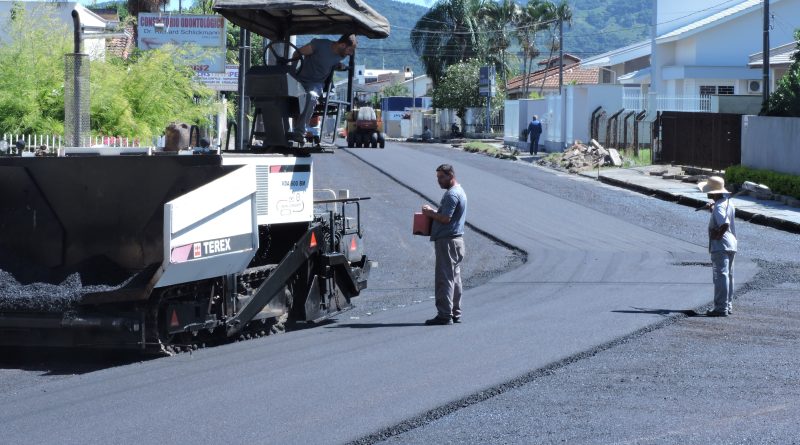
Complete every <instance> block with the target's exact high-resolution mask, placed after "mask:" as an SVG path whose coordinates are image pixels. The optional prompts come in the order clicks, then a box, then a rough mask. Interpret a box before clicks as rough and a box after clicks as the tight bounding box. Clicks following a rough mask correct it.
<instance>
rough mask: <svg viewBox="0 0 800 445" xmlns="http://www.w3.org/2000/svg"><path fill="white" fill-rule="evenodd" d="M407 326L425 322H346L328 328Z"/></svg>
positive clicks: (419, 324) (422, 324)
mask: <svg viewBox="0 0 800 445" xmlns="http://www.w3.org/2000/svg"><path fill="white" fill-rule="evenodd" d="M407 326H425V323H346V324H337V325H335V326H330V327H329V329H334V328H353V329H365V328H402V327H407Z"/></svg>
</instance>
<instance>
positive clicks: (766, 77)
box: [761, 0, 769, 110]
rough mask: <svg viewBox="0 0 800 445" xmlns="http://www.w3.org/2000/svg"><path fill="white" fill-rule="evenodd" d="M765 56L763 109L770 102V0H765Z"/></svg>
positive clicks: (762, 89) (762, 86)
mask: <svg viewBox="0 0 800 445" xmlns="http://www.w3.org/2000/svg"><path fill="white" fill-rule="evenodd" d="M763 51H764V57H763V62H764V66H763V68H762V73H763V75H764V78H763V80H762V81H761V91H762V99H761V100H762V104H761V108H762V109H763V110H766V109H767V105H768V103H769V0H764V49H763Z"/></svg>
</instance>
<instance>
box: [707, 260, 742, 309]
mask: <svg viewBox="0 0 800 445" xmlns="http://www.w3.org/2000/svg"><path fill="white" fill-rule="evenodd" d="M735 256H736V252H725V251H721V252H712V253H711V267H712V269H713V271H714V310H715V311H717V312H723V311H725V312H730V311H731V310H732V309H733V306H732V304H733V258H734V257H735Z"/></svg>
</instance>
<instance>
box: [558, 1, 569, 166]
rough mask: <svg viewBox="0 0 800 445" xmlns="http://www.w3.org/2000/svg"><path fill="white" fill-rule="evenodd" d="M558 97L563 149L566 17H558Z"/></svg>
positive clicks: (565, 124)
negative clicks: (559, 100)
mask: <svg viewBox="0 0 800 445" xmlns="http://www.w3.org/2000/svg"><path fill="white" fill-rule="evenodd" d="M558 97H559V98H560V99H561V151H564V149H566V148H567V145H568V144H567V95H566V94H565V93H564V17H559V18H558Z"/></svg>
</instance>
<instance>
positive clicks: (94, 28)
mask: <svg viewBox="0 0 800 445" xmlns="http://www.w3.org/2000/svg"><path fill="white" fill-rule="evenodd" d="M19 7H24V8H25V9H24V12H25V14H26V15H27V16H28V17H30V18H32V20H33V21H32V23H38V24H42V25H43V26H51V27H53V29H54V30H55V29H56V27H60V28H61V29H62V32H64V33H67V34H68V35H69V40H70V41H71V40H72V33H73V22H72V11H77V12H78V17H79V18H80V21H81V25H83V26H84V27H86V28H89V29H91V31H86V34H92V33H97V32H100V31H101V30H104V29H105V28H106V26H107V25H108V24H109V21H108V20H106V19H104V18H102V17H100V16H99V15H98V14H96V13H94V12H92V11H90V10H89V9H87V8H86V7H84V6H83V5H81V4H80V3H78V2H49V1H41V2H39V1H31V2H29V1H25V2H9V1H0V17H11V13H12V11H13V10H14V9H15V8H19ZM53 22H55V24H54V25H53ZM65 37H66V36H65ZM8 38H9V35H8V34H6V33H2V32H0V42H4V41H6V42H7V39H8ZM83 52H84V53H86V54H88V55H89V57H90V58H91V59H103V58H105V54H106V39H105V37H100V38H92V37H91V36H86V37H84V39H83Z"/></svg>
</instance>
